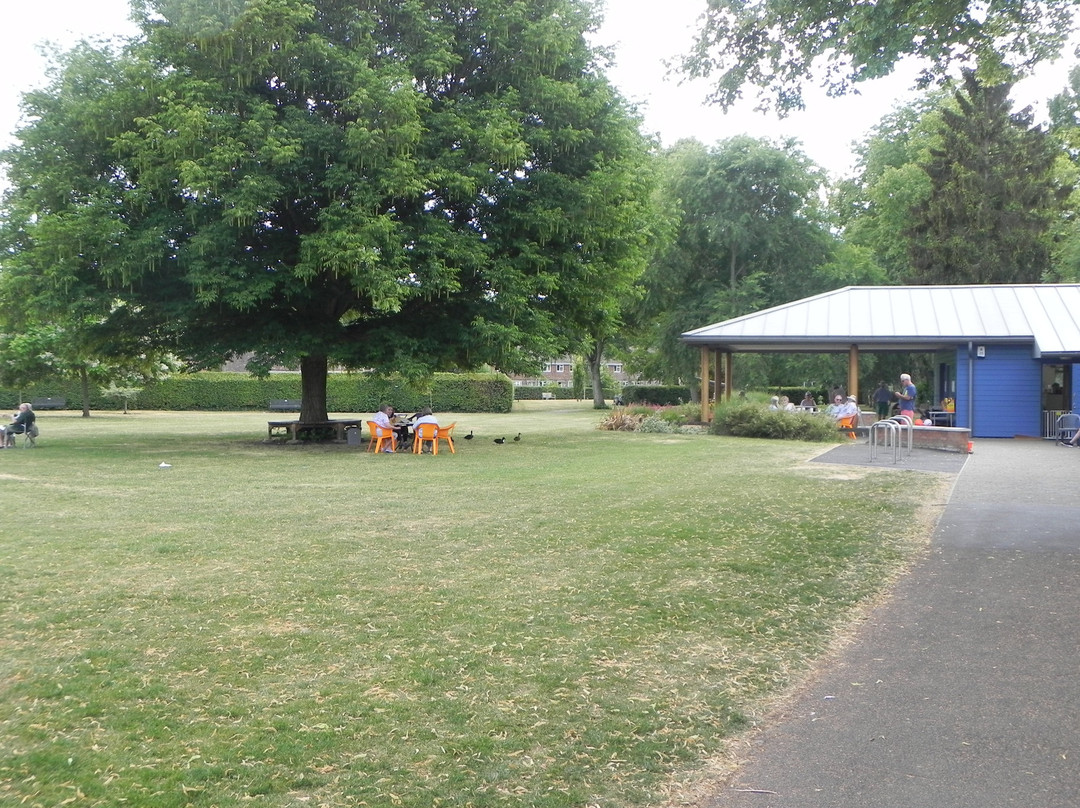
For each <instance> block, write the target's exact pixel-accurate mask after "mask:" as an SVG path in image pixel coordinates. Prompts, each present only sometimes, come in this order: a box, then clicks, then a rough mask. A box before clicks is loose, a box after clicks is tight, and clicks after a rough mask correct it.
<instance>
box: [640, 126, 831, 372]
mask: <svg viewBox="0 0 1080 808" xmlns="http://www.w3.org/2000/svg"><path fill="white" fill-rule="evenodd" d="M659 173H660V183H661V186H662V195H663V197H664V199H665V202H664V203H663V206H664V208H665V209H666V210H667V211H669V214H668V215H669V216H670V217H671V218H672V221H673V226H672V227H673V231H674V235H673V237H672V238H671V243H670V245H668V246H666V247H665V248H664V249H663V250H662V251H661V252H660V253H659V254H658V255H657V257H656V258H655V259H654V260H653V262H652V263H651V265H650V267H649V269H648V271H647V273H646V275H645V276H644V286H645V288H646V290H647V294H646V297H645V299H644V301H643V304H642V305H643V314H642V315H641V318H640V319H641V320H642V321H644V322H646V323H648V324H649V327H651V328H652V329H653V333H652V334H651V336H650V337H649V339H650V342H651V344H652V345H653V346H654V348H655V350H654V351H653V352H652V353H651V358H652V360H653V361H652V363H651V364H650V365H649V366H648V367H645V368H643V369H644V371H645V373H646V375H648V376H649V377H650V378H658V379H664V380H668V381H672V382H677V381H683V382H685V381H686V380H687V379H691V378H693V377H694V376H695V374H696V373H697V369H698V365H697V358H696V356H695V355H694V353H693V352H692V351H690V350H689V349H688V348H687V347H686V346H685V345H683V344H682V343H680V342H679V335H680V334H681V333H682V332H684V331H687V330H689V329H691V328H697V327H699V326H701V325H703V324H705V323H709V322H714V321H717V320H721V319H724V318H727V317H735V316H738V315H740V314H746V313H747V312H750V311H753V310H755V309H756V308H759V307H763V306H770V305H775V304H777V303H783V302H787V301H789V300H794V299H796V298H799V297H802V296H803V295H805V294H815V293H817V292H819V291H822V288H821V287H820V277H819V276H818V275H817V271H818V270H819V269H820V268H821V267H822V266H823V265H825V264H826V262H827V261H828V260H829V258H830V257H831V256H832V250H833V246H834V244H833V239H832V237H831V236H830V235H829V233H828V230H827V226H826V221H825V216H824V212H823V211H822V210H821V208H820V205H819V204H818V193H819V191H820V189H821V187H822V184H823V183H824V181H825V176H824V173H823V172H822V171H821V170H820V169H819V168H818V167H816V166H815V165H813V163H811V162H810V161H809V160H808V159H807V158H806V156H805V155H803V154H802V152H801V151H800V150H799V149H798V147H797V146H796V144H794V143H792V142H784V143H781V144H774V143H771V142H769V141H766V140H759V139H756V138H751V137H748V136H738V137H733V138H729V139H728V140H724V141H721V142H719V143H717V144H716V145H715V146H713V147H707V146H705V145H704V144H702V143H699V142H697V141H682V142H680V143H677V144H676V145H675V146H673V147H672V148H670V149H668V150H667V151H665V152H664V154H663V155H662V156H661V168H660V172H659Z"/></svg>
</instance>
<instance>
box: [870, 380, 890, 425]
mask: <svg viewBox="0 0 1080 808" xmlns="http://www.w3.org/2000/svg"><path fill="white" fill-rule="evenodd" d="M874 407H875V408H876V409H877V417H878V420H879V421H884V420H885V419H886V418H888V417H889V410H890V409H891V408H892V391H890V390H889V385H887V384H886V383H885V382H884V381H880V382H878V388H877V390H875V391H874Z"/></svg>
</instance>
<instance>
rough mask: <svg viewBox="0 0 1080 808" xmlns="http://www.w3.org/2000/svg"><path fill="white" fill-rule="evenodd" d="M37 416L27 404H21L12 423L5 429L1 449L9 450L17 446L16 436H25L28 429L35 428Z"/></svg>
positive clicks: (12, 417)
mask: <svg viewBox="0 0 1080 808" xmlns="http://www.w3.org/2000/svg"><path fill="white" fill-rule="evenodd" d="M36 420H37V416H36V415H35V414H34V410H33V408H32V407H31V406H30V405H29V404H26V403H23V404H20V405H19V409H18V411H17V412H16V413H15V414H14V415H12V416H11V423H10V424H8V425H7V426H5V427H3V432H2V433H0V434H2V437H3V440H0V449H8V448H10V447H12V446H14V445H15V436H16V435H24V434H26V431H27V430H28V429H33V428H34V421H36Z"/></svg>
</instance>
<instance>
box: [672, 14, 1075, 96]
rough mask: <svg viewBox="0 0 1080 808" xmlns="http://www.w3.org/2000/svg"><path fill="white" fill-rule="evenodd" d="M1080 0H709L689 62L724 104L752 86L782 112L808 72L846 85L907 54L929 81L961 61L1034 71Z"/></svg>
mask: <svg viewBox="0 0 1080 808" xmlns="http://www.w3.org/2000/svg"><path fill="white" fill-rule="evenodd" d="M1076 7H1077V2H1076V0H994V2H982V1H981V0H950V2H934V1H933V0H921V1H915V2H891V1H887V2H854V1H853V0H847V1H846V2H837V1H836V0H760V2H753V3H747V2H744V0H710V2H709V3H708V5H707V7H706V9H705V10H704V12H703V14H702V17H701V28H700V31H699V34H698V37H697V41H696V45H695V48H694V50H693V51H692V52H691V53H690V54H688V55H687V57H686V58H685V59H684V64H683V67H684V69H685V70H687V71H688V72H689V73H690V74H691V75H694V76H708V77H712V78H714V79H715V82H714V91H713V96H712V97H713V100H714V101H715V102H717V103H719V104H721V105H722V106H724V107H725V108H728V107H730V106H731V105H732V104H734V103H735V102H736V101H738V100H739V99H740V98H742V97H743V95H744V93H745V90H746V88H747V87H748V86H750V87H754V88H756V89H757V90H758V92H759V95H760V96H762V104H763V105H765V106H773V107H775V108H776V109H778V110H779V111H781V112H783V111H787V110H791V109H795V108H799V107H801V106H802V105H803V96H802V92H803V86H804V85H805V84H806V83H808V82H816V83H819V84H820V85H821V86H823V87H825V88H826V89H827V90H828V92H829V93H830V94H832V95H839V94H843V93H846V92H849V91H851V90H852V89H853V88H854V86H855V85H856V84H857V83H858V82H860V81H864V80H866V79H873V78H878V77H880V76H884V75H886V74H888V73H891V72H892V70H893V68H894V67H895V66H896V64H897V63H898V62H899V61H900V60H901V59H903V58H905V57H915V58H917V59H919V60H920V64H922V65H924V66H925V67H924V68H923V70H922V73H921V75H920V77H919V82H920V84H922V85H923V86H926V85H928V84H929V83H931V82H934V81H938V80H941V79H943V78H947V77H949V76H950V75H952V71H951V68H952V67H953V65H954V64H960V65H968V66H971V65H974V64H976V63H978V64H980V65H984V66H985V65H990V64H994V65H998V66H1003V67H1005V68H1007V69H1011V70H1012V71H1014V72H1016V73H1024V72H1027V71H1028V70H1029V69H1030V68H1032V67H1033V66H1034V65H1036V64H1038V63H1039V62H1041V61H1044V60H1049V59H1052V58H1054V57H1056V56H1057V55H1059V54H1060V53H1061V50H1062V48H1063V47H1064V46H1065V43H1066V42H1067V41H1068V38H1069V35H1070V33H1071V32H1072V31H1073V30H1074V29H1075V21H1074V18H1073V17H1074V11H1075V10H1076ZM766 93H768V94H770V95H767V96H766V95H765V94H766Z"/></svg>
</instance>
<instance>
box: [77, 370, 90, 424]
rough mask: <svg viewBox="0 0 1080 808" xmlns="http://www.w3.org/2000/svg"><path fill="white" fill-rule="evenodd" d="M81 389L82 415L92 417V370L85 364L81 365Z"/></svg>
mask: <svg viewBox="0 0 1080 808" xmlns="http://www.w3.org/2000/svg"><path fill="white" fill-rule="evenodd" d="M79 390H80V392H81V393H82V417H83V418H89V417H90V372H89V371H88V370H87V369H86V366H85V365H81V366H80V367H79Z"/></svg>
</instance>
